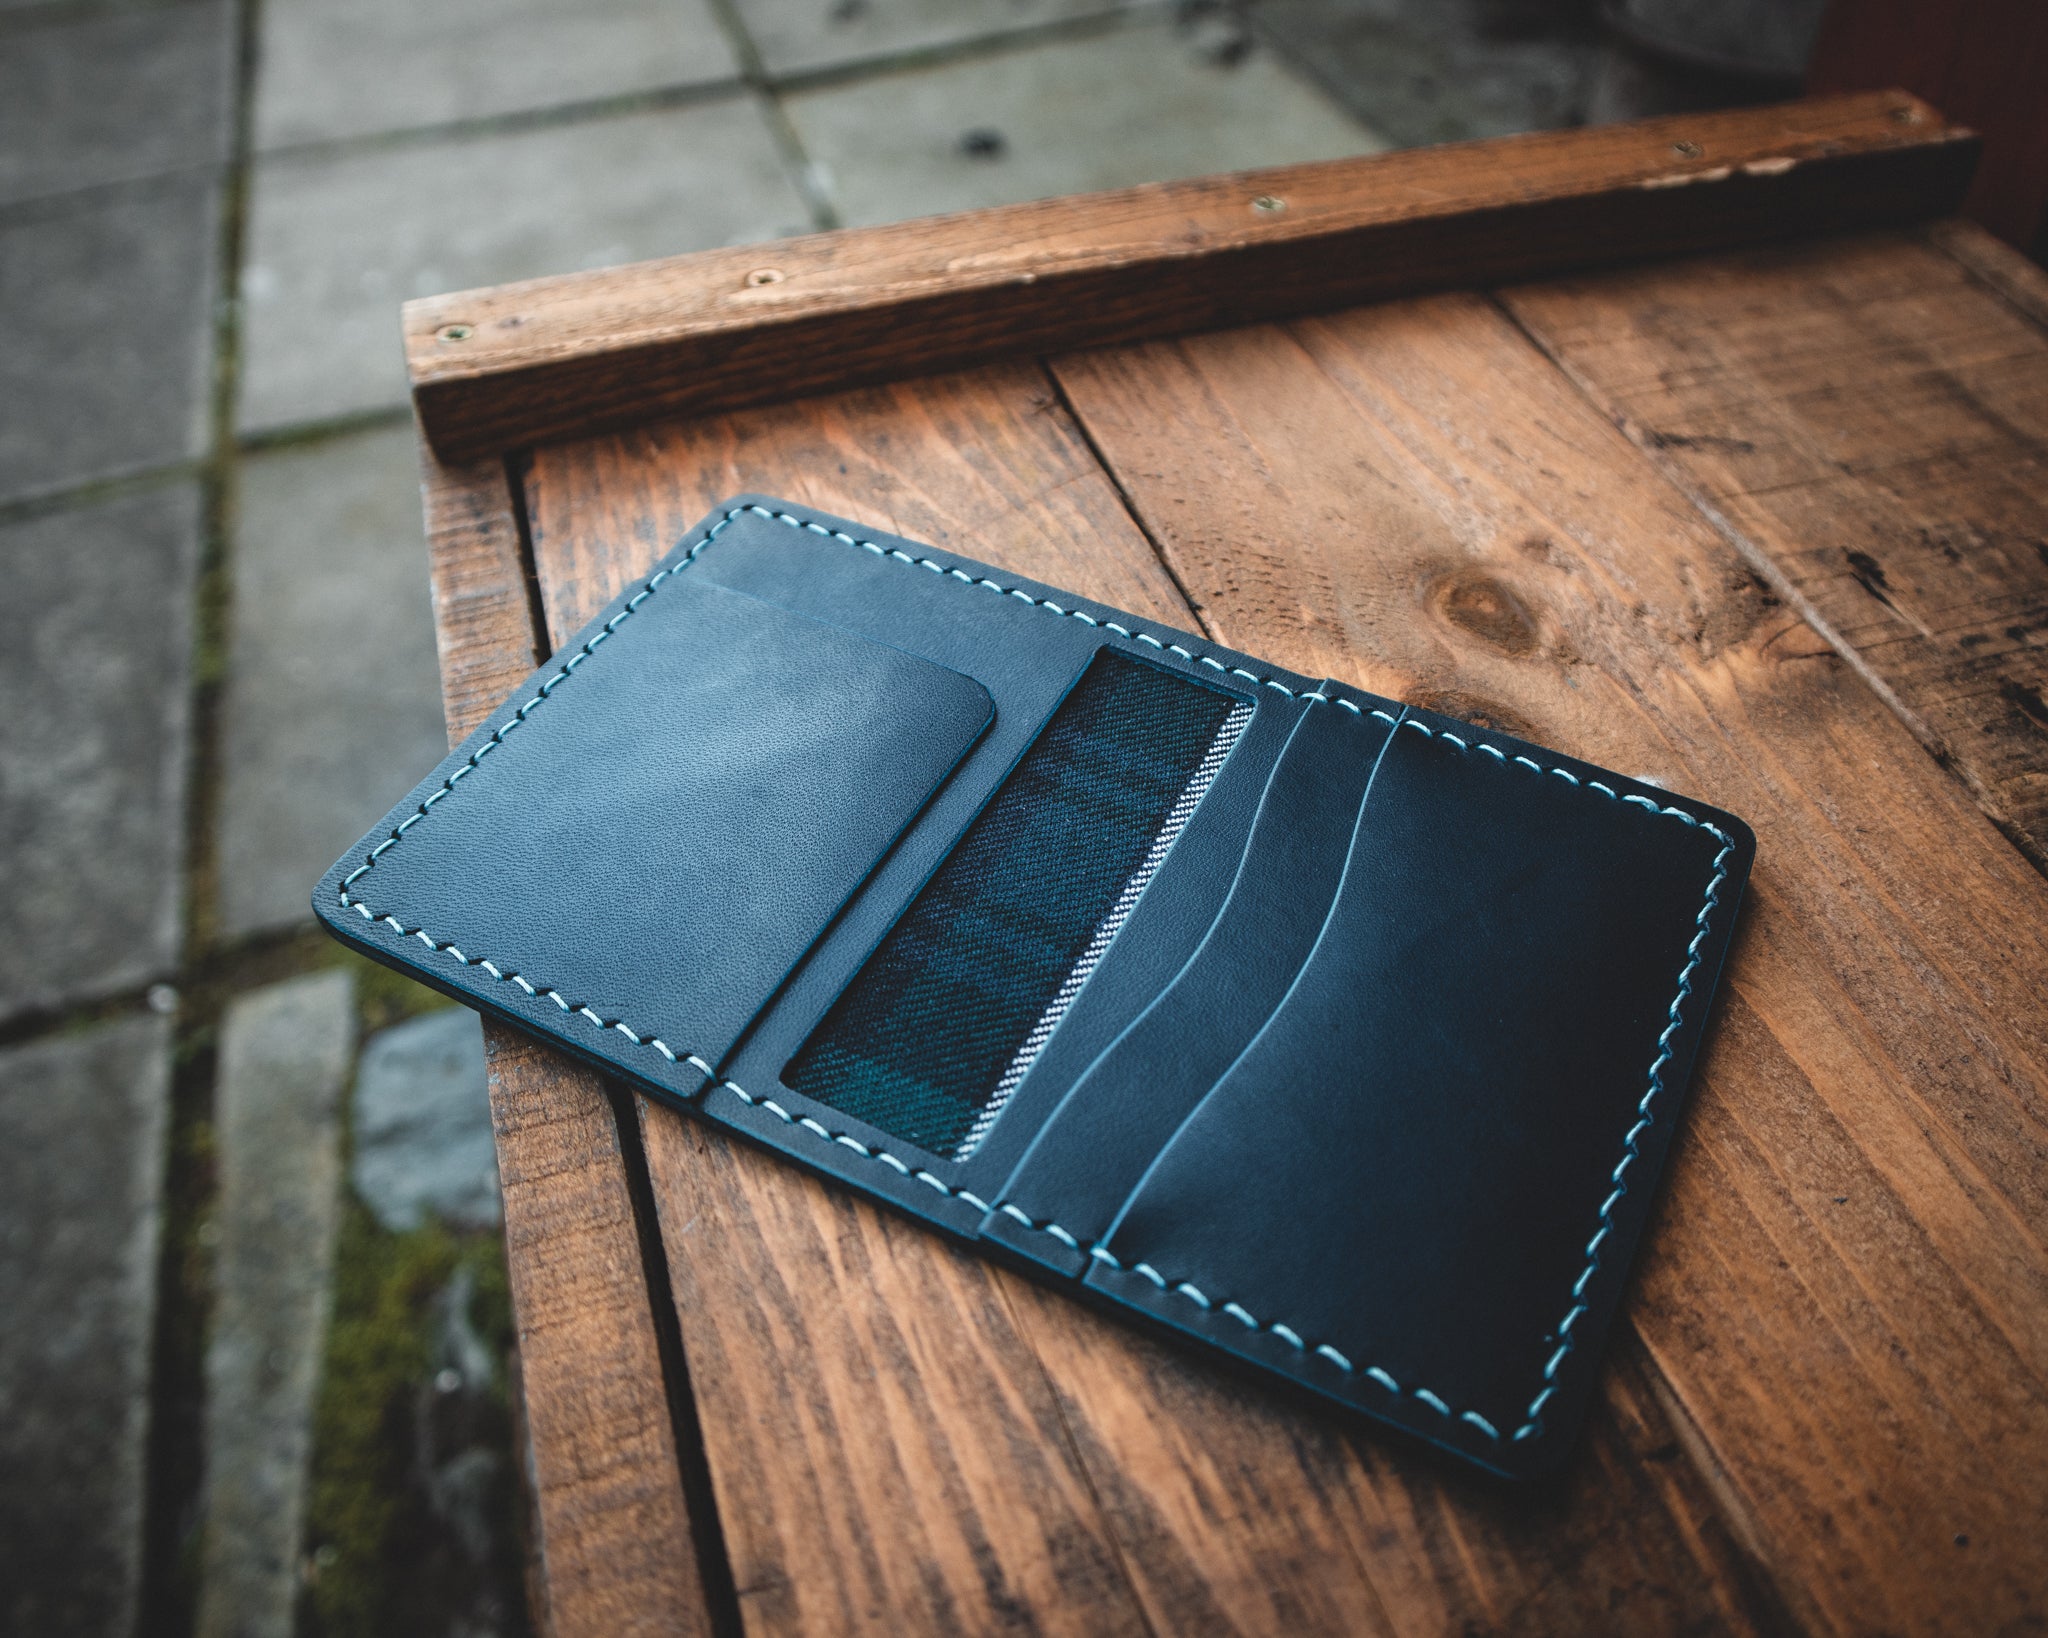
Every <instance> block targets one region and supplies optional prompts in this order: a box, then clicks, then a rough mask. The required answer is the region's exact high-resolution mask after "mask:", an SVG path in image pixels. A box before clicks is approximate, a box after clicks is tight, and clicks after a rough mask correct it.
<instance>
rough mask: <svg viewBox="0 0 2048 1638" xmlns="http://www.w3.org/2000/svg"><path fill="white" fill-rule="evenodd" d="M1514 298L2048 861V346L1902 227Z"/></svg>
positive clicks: (1639, 440)
mask: <svg viewBox="0 0 2048 1638" xmlns="http://www.w3.org/2000/svg"><path fill="white" fill-rule="evenodd" d="M1503 299H1504V300H1505V301H1506V302H1507V304H1508V307H1509V309H1510V310H1511V311H1512V312H1513V313H1514V314H1515V316H1516V317H1517V318H1518V319H1519V320H1520V322H1521V323H1522V324H1523V325H1524V326H1525V327H1526V328H1527V329H1528V330H1529V331H1530V333H1531V334H1532V335H1533V336H1535V337H1536V339H1537V341H1538V342H1539V343H1540V344H1541V345H1542V346H1543V347H1544V348H1545V349H1546V350H1547V351H1549V352H1550V353H1551V354H1552V356H1554V357H1555V358H1556V359H1557V360H1558V361H1559V362H1560V363H1562V364H1563V366H1564V367H1565V369H1566V370H1567V372H1568V373H1570V374H1571V375H1572V377H1573V378H1574V379H1575V380H1577V381H1578V382H1579V383H1580V384H1581V385H1582V386H1583V387H1584V388H1585V390H1586V392H1587V393H1588V394H1589V395H1590V396H1591V398H1592V399H1593V401H1594V402H1595V403H1596V404H1598V405H1599V406H1600V407H1601V409H1602V410H1604V411H1605V412H1606V413H1607V415H1608V416H1609V417H1610V418H1612V419H1613V421H1614V422H1615V424H1616V425H1617V426H1619V427H1620V428H1621V429H1622V430H1623V431H1624V432H1625V433H1627V434H1628V436H1629V437H1630V438H1631V439H1632V440H1633V441H1634V442H1635V443H1636V444H1637V446H1638V447H1640V448H1641V449H1643V450H1644V451H1645V452H1647V453H1648V454H1649V456H1650V457H1651V458H1652V459H1653V460H1654V461H1655V462H1656V463H1657V465H1658V466H1659V467H1660V469H1661V470H1663V472H1664V473H1665V474H1666V475H1667V476H1668V477H1669V478H1670V479H1671V480H1672V482H1674V483H1676V484H1677V485H1678V486H1679V487H1680V488H1681V489H1683V490H1684V491H1685V492H1686V494H1687V495H1689V496H1690V497H1692V498H1693V499H1694V501H1695V502H1696V503H1698V504H1699V506H1700V507H1701V509H1702V510H1703V511H1704V512H1705V513H1706V514H1707V515H1708V516H1709V517H1711V518H1713V519H1714V520H1715V521H1716V522H1717V524H1718V525H1719V526H1720V527H1721V528H1722V530H1723V532H1724V533H1725V534H1726V535H1727V536H1728V538H1729V539H1730V541H1732V542H1733V543H1734V544H1735V546H1736V548H1737V549H1738V550H1739V551H1740V552H1741V553H1742V554H1743V556H1744V558H1745V560H1746V561H1748V562H1749V563H1750V564H1751V565H1752V566H1753V567H1755V568H1757V569H1758V571H1759V572H1760V573H1762V574H1763V575H1764V576H1765V578H1766V579H1768V580H1769V581H1770V582H1771V584H1772V586H1773V588H1774V589H1775V590H1777V591H1778V592H1779V593H1780V595H1782V596H1784V597H1785V598H1786V599H1787V600H1788V601H1790V602H1792V603H1793V604H1795V605H1796V606H1797V607H1798V608H1799V609H1800V610H1801V611H1802V612H1803V613H1805V614H1806V615H1807V616H1808V618H1809V619H1810V620H1811V621H1812V623H1813V624H1814V625H1815V626H1816V627H1818V628H1819V629H1820V630H1822V631H1823V632H1825V633H1826V634H1827V635H1828V636H1829V638H1830V640H1831V641H1832V642H1833V643H1834V645H1835V647H1836V648H1837V649H1838V651H1839V652H1841V654H1842V655H1843V656H1844V658H1846V659H1848V660H1849V661H1850V663H1851V664H1852V665H1854V666H1855V667H1857V668H1858V669H1859V670H1863V671H1866V672H1867V673H1868V674H1869V675H1870V676H1871V677H1872V678H1873V679H1874V680H1875V681H1876V682H1877V683H1878V685H1879V686H1880V687H1881V688H1882V689H1883V691H1884V692H1885V694H1886V696H1887V697H1888V698H1889V699H1891V700H1892V701H1893V702H1894V703H1895V704H1896V706H1897V707H1898V709H1899V711H1900V712H1901V714H1902V715H1903V716H1904V718H1905V720H1906V721H1907V723H1908V724H1909V725H1910V726H1911V727H1912V729H1913V731H1914V733H1915V734H1916V735H1917V736H1918V737H1919V738H1920V739H1921V741H1922V742H1923V743H1924V744H1926V745H1927V746H1928V747H1929V748H1930V749H1931V750H1932V751H1934V753H1935V754H1936V755H1937V756H1938V757H1940V758H1941V759H1942V760H1943V761H1944V762H1945V763H1946V764H1947V765H1948V766H1949V767H1951V768H1953V769H1954V770H1955V771H1956V773H1957V774H1959V775H1960V776H1961V777H1962V779H1963V780H1964V781H1965V782H1966V783H1967V784H1968V785H1969V787H1970V789H1971V790H1972V791H1973V792H1974V793H1975V794H1976V796H1977V798H1978V800H1979V801H1980V803H1981V804H1982V805H1983V807H1984V810H1985V812H1986V813H1988V814H1990V815H1991V817H1992V818H1993V820H1995V821H1996V822H1997V823H1998V824H1999V825H2000V826H2002V827H2003V828H2004V829H2005V830H2006V831H2007V833H2008V834H2010V835H2012V836H2013V838H2014V839H2015V840H2016V841H2017V842H2019V843H2020V844H2021V845H2022V846H2023V847H2024V848H2025V849H2026V850H2027V851H2028V853H2029V855H2030V856H2031V857H2032V858H2033V859H2034V861H2035V862H2036V864H2038V865H2040V866H2041V867H2042V868H2043V869H2048V548H2044V546H2043V545H2042V541H2043V522H2044V519H2048V332H2044V331H2043V329H2042V328H2041V326H2040V325H2039V324H2037V323H2034V322H2031V321H2029V320H2028V319H2027V318H2026V317H2024V316H2023V315H2022V314H2021V313H2019V312H2016V311H2015V310H2014V309H2013V308H2012V307H2011V306H2010V305H2008V303H2007V302H2005V301H2001V300H1995V299H1992V298H1990V297H1989V296H1988V295H1987V293H1986V292H1985V290H1984V289H1983V288H1982V287H1981V286H1980V284H1979V283H1978V281H1977V279H1976V278H1974V277H1973V276H1972V275H1971V274H1970V273H1968V272H1966V271H1965V269H1964V268H1963V267H1962V266H1961V265H1960V264H1959V263H1958V262H1957V261H1956V260H1954V259H1953V258H1951V257H1950V256H1947V255H1945V254H1943V253H1942V252H1941V251H1940V250H1938V249H1936V248H1934V247H1932V246H1930V245H1927V244H1925V243H1924V242H1921V241H1919V240H1917V239H1915V238H1912V237H1909V236H1907V235H1901V234H1886V235H1882V236H1874V237H1870V238H1863V239H1854V240H1846V241H1840V240H1838V241H1821V242H1817V243H1814V244H1803V245H1798V246H1794V247H1790V248H1787V249H1783V250H1773V251H1758V252H1753V253H1749V254H1745V255H1738V256H1720V257H1714V258H1712V259H1710V260H1704V261H1697V262H1686V263H1681V264H1678V265H1675V266H1671V267H1665V268H1660V269H1658V270H1656V271H1655V272H1654V273H1648V274H1645V273H1625V274H1613V275H1609V276H1606V277H1603V278H1598V279H1585V280H1573V281H1570V282H1568V283H1558V284H1549V285H1541V286H1533V287H1524V288H1520V289H1516V290H1512V291H1510V292H1508V293H1507V294H1506V295H1505V296H1504V298H1503Z"/></svg>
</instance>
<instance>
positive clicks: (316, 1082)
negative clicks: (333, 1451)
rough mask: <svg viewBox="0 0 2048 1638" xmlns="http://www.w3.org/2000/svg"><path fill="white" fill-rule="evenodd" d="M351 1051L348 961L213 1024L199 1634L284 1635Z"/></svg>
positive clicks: (323, 1323)
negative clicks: (214, 1242)
mask: <svg viewBox="0 0 2048 1638" xmlns="http://www.w3.org/2000/svg"><path fill="white" fill-rule="evenodd" d="M354 1052H355V983H354V979H353V977H352V975H351V974H349V973H348V972H347V971H345V970H342V971H332V972H324V973H315V974H313V975H311V976H310V977H306V978H295V979H291V980H289V981H287V982H285V983H282V984H272V985H269V986H267V987H265V988H263V989H260V990H255V991H252V992H251V993H249V994H247V995H245V996H243V997H242V998H241V999H240V1000H238V1001H236V1002H235V1003H234V1005H233V1006H231V1007H230V1008H229V1009H228V1012H227V1017H226V1018H225V1019H224V1020H223V1022H222V1026H221V1038H220V1075H219V1081H218V1083H217V1086H216V1088H215V1094H214V1117H213V1124H214V1149H215V1154H216V1156H217V1163H218V1166H219V1177H220V1192H219V1195H218V1198H217V1200H216V1204H215V1215H214V1222H215V1224H216V1225H217V1227H218V1229H219V1240H218V1245H219V1248H220V1249H219V1252H218V1254H217V1257H216V1260H215V1265H214V1268H215V1280H216V1282H217V1289H218V1296H217V1298H216V1302H215V1307H214V1314H213V1338H212V1341H211V1343H210V1344H209V1346H208V1348H207V1355H206V1527H205V1536H204V1545H203V1547H202V1549H201V1593H200V1601H199V1619H198V1622H197V1632H198V1634H199V1638H291V1635H292V1616H293V1609H294V1605H295V1602H296V1600H297V1597H298V1591H299V1584H300V1571H299V1542H300V1537H301V1534H302V1532H303V1529H304V1524H305V1509H306V1477H307V1470H308V1466H309V1464H310V1462H311V1460H312V1453H313V1398H314V1393H315V1390H316V1389H317V1387H318V1384H319V1375H320V1358H321V1351H322V1349H323V1348H324V1346H325V1343H326V1332H327V1318H328V1312H329V1307H330V1291H331V1284H332V1277H333V1263H334V1239H335V1231H336V1228H337V1226H338V1225H339V1223H340V1220H341V1218H340V1213H341V1202H340V1187H341V1099H342V1089H343V1087H344V1086H345V1085H346V1084H347V1081H348V1068H349V1061H350V1059H351V1058H352V1057H353V1056H354Z"/></svg>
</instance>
